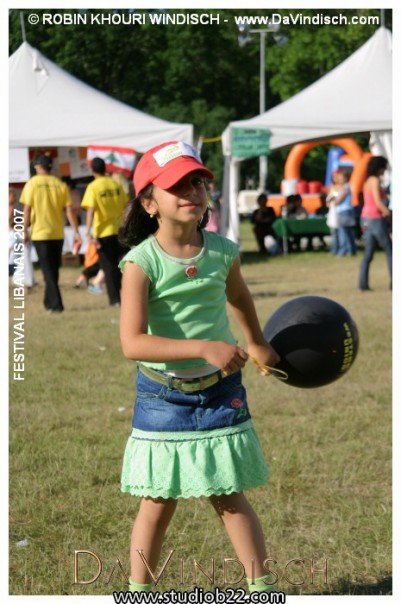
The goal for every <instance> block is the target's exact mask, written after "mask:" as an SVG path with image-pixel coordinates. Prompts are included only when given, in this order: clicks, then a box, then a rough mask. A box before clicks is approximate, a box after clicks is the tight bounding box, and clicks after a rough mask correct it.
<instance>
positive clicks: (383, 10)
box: [380, 8, 386, 27]
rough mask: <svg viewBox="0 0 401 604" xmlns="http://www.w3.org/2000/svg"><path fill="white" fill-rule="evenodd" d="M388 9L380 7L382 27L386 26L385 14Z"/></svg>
mask: <svg viewBox="0 0 401 604" xmlns="http://www.w3.org/2000/svg"><path fill="white" fill-rule="evenodd" d="M385 14H386V10H385V9H384V8H381V9H380V27H385V18H384V16H385Z"/></svg>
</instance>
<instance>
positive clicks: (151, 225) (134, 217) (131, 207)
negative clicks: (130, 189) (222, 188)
mask: <svg viewBox="0 0 401 604" xmlns="http://www.w3.org/2000/svg"><path fill="white" fill-rule="evenodd" d="M152 192H153V185H152V184H150V185H148V186H147V187H146V188H145V189H143V191H141V192H140V194H139V195H137V196H136V197H135V198H134V199H133V200H132V201H131V202H130V203H129V204H128V206H127V211H126V213H125V216H124V218H123V223H122V225H121V227H120V229H119V231H118V239H119V241H120V243H121V245H123V246H124V247H132V246H134V245H139V243H141V242H142V241H144V240H145V239H147V238H148V237H149V235H151V234H152V233H155V232H156V231H157V229H158V228H159V225H158V222H157V218H156V216H155V217H154V218H151V217H150V215H149V214H148V213H147V212H146V210H145V209H144V207H143V205H142V201H143V200H144V199H149V198H150V197H152ZM208 220H209V208H208V209H207V210H206V212H205V213H204V215H203V217H202V220H201V221H200V223H199V225H198V230H200V229H203V228H205V226H206V225H207V223H208Z"/></svg>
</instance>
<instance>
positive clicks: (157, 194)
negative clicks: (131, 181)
mask: <svg viewBox="0 0 401 604" xmlns="http://www.w3.org/2000/svg"><path fill="white" fill-rule="evenodd" d="M207 204H208V196H207V192H206V187H205V179H204V176H203V175H202V173H201V172H191V173H190V174H187V175H186V176H184V177H183V178H182V179H181V180H179V181H178V182H177V183H176V184H175V185H174V186H173V187H171V188H170V189H168V190H164V189H160V188H159V187H157V186H156V185H155V186H154V187H153V194H152V199H150V200H146V202H145V203H144V207H145V210H146V211H147V212H148V213H150V214H156V215H157V216H159V217H160V218H162V219H163V218H164V219H166V220H172V221H174V222H183V223H188V222H199V220H201V219H202V216H203V215H204V213H205V212H206V209H207Z"/></svg>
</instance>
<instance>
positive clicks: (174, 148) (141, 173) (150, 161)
mask: <svg viewBox="0 0 401 604" xmlns="http://www.w3.org/2000/svg"><path fill="white" fill-rule="evenodd" d="M198 171H199V172H202V173H203V174H204V176H206V177H207V178H210V179H211V180H212V179H213V178H214V175H213V172H211V171H210V170H208V169H207V168H206V166H205V165H204V164H203V163H202V160H201V158H200V155H199V153H198V152H197V150H196V149H194V147H192V146H191V145H188V143H184V142H182V141H168V142H167V143H163V144H161V145H157V146H156V147H152V149H149V150H148V151H146V153H144V154H143V155H142V157H141V159H140V160H139V162H138V164H137V166H136V168H135V172H134V189H135V195H139V193H140V192H141V191H143V189H144V188H145V187H147V186H148V185H150V184H152V183H153V184H155V185H156V186H158V187H160V188H161V189H169V188H170V187H172V186H173V185H175V184H176V183H177V182H178V181H179V180H181V178H183V177H184V176H186V175H187V174H189V173H190V172H198Z"/></svg>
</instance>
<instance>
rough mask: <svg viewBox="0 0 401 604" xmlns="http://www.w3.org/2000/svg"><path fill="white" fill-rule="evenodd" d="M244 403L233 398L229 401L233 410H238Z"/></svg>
mask: <svg viewBox="0 0 401 604" xmlns="http://www.w3.org/2000/svg"><path fill="white" fill-rule="evenodd" d="M243 404H244V403H243V402H242V401H241V399H240V398H234V399H233V400H232V401H231V407H234V409H240V408H241V407H242V405H243Z"/></svg>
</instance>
